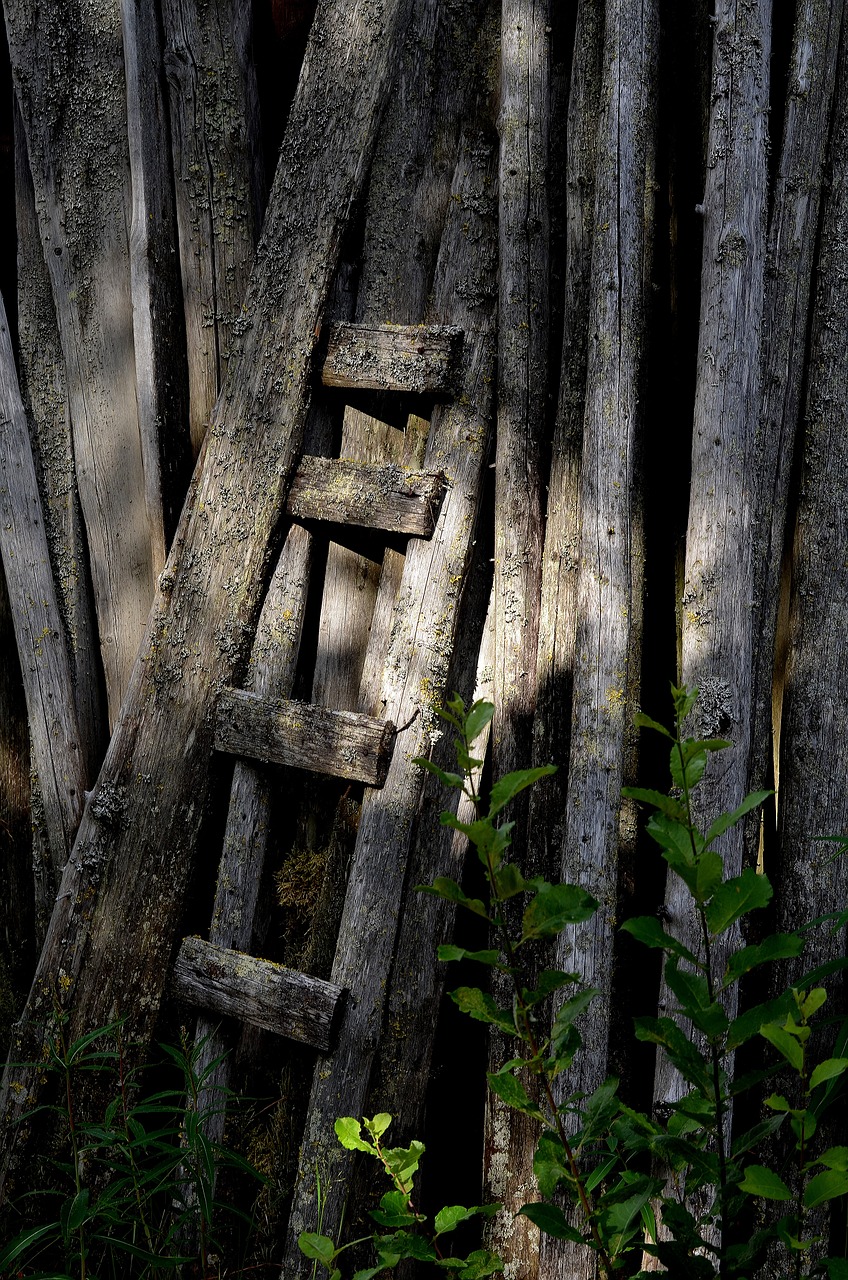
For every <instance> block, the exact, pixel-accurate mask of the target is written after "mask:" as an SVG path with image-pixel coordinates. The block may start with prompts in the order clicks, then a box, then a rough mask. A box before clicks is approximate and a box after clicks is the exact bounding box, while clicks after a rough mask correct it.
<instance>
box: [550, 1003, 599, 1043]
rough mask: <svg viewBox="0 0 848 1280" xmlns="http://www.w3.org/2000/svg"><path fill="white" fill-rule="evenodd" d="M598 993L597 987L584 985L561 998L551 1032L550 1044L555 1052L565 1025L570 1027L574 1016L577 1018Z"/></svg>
mask: <svg viewBox="0 0 848 1280" xmlns="http://www.w3.org/2000/svg"><path fill="white" fill-rule="evenodd" d="M600 994H601V993H600V991H599V989H598V988H597V987H584V989H583V990H582V991H577V992H576V993H575V994H574V995H573V996H569V998H568V999H567V1000H563V1002H562V1004H561V1005H560V1006H559V1008H558V1009H557V1011H556V1017H555V1018H554V1025H553V1030H552V1032H551V1044H552V1045H553V1046H554V1052H555V1053H556V1052H557V1050H556V1044H557V1041H558V1039H559V1037H560V1036H561V1035H562V1033H563V1032H564V1031H565V1029H566V1027H570V1026H571V1024H572V1023H573V1022H574V1020H575V1018H579V1017H580V1015H581V1013H584V1012H585V1010H586V1009H588V1008H589V1005H590V1004H591V1003H592V1001H593V1000H594V999H595V996H598V995H600Z"/></svg>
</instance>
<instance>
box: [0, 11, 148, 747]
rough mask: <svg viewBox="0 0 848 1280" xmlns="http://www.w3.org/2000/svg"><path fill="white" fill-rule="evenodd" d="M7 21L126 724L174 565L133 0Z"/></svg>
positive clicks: (110, 659)
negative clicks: (142, 238)
mask: <svg viewBox="0 0 848 1280" xmlns="http://www.w3.org/2000/svg"><path fill="white" fill-rule="evenodd" d="M5 14H6V28H7V33H8V38H9V50H10V56H11V61H12V70H13V75H14V80H15V88H16V91H17V98H18V103H19V105H20V108H21V115H22V118H23V124H24V130H25V134H26V141H27V150H28V153H29V158H30V166H31V170H32V176H33V182H34V186H35V196H36V207H37V209H38V217H39V224H40V233H41V238H42V243H43V248H44V253H45V257H46V259H47V263H48V266H49V270H50V278H51V282H52V286H53V297H54V300H55V304H56V314H57V318H58V323H59V332H60V334H61V340H62V350H63V354H64V357H65V365H66V369H67V379H68V397H69V403H70V418H71V423H72V429H73V437H74V453H75V458H76V469H77V479H78V483H79V494H80V504H81V507H82V513H83V518H84V520H85V527H86V535H87V538H88V546H89V552H90V555H91V574H92V581H93V584H94V594H95V605H96V609H97V619H98V628H99V635H100V648H101V654H102V659H103V668H104V672H105V677H106V692H107V699H108V705H109V718H110V722H111V723H112V724H114V722H115V719H116V716H117V713H118V708H119V705H120V702H121V698H122V696H123V693H124V690H125V689H126V686H127V682H128V679H129V674H130V670H131V668H132V664H133V662H134V661H135V657H136V654H137V652H138V647H139V644H140V642H141V638H142V636H143V634H144V627H145V623H146V621H147V615H148V612H149V610H150V605H151V601H152V599H153V594H154V588H155V575H156V573H158V572H159V570H160V569H161V568H162V562H161V559H160V558H159V557H158V552H157V548H161V545H162V534H161V529H160V528H159V519H158V515H157V512H156V511H151V510H149V509H148V507H147V503H146V501H145V494H146V492H147V479H146V475H145V464H146V460H145V456H144V448H143V441H142V436H141V434H140V430H139V417H138V408H137V403H136V370H135V354H134V342H133V314H132V293H131V287H130V262H129V239H128V228H129V226H130V220H131V214H132V210H131V197H130V173H129V155H128V141H127V103H126V89H125V83H124V68H123V59H122V48H121V15H120V4H119V0H96V2H95V3H93V4H86V5H82V4H81V3H80V0H48V3H45V4H40V5H38V6H36V7H33V6H32V5H31V4H30V3H29V0H9V3H8V4H6V6H5Z"/></svg>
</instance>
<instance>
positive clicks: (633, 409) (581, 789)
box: [546, 0, 659, 1277]
mask: <svg viewBox="0 0 848 1280" xmlns="http://www.w3.org/2000/svg"><path fill="white" fill-rule="evenodd" d="M658 63H659V12H658V6H657V5H656V4H642V3H640V2H638V0H637V2H635V3H634V2H632V0H620V2H617V3H614V4H612V5H607V8H606V27H605V33H604V50H603V72H602V84H601V103H600V106H601V115H600V119H599V123H598V140H597V170H596V203H595V212H594V219H593V223H594V232H593V243H592V271H591V284H590V299H589V308H590V319H589V340H588V350H587V365H586V400H585V413H584V421H583V451H582V459H581V464H580V481H579V484H580V492H579V530H580V538H579V566H578V570H577V630H576V639H575V649H574V681H573V697H572V715H571V744H570V755H569V765H568V784H567V790H566V797H567V799H566V806H567V807H566V815H565V824H564V838H563V844H562V850H561V878H562V879H564V880H566V881H569V882H571V883H574V884H579V885H581V886H582V887H583V888H585V889H588V890H589V892H590V893H592V894H593V895H594V896H595V897H596V898H597V899H598V901H599V903H600V908H599V910H598V912H597V913H596V914H595V916H594V917H593V918H592V920H591V921H587V922H586V924H584V925H578V926H576V927H575V928H574V929H569V930H567V931H566V932H565V933H564V934H562V935H561V936H560V937H559V938H558V939H557V941H556V944H555V948H556V964H557V967H562V968H565V969H566V970H573V971H574V972H576V973H579V974H580V977H581V981H582V982H584V983H585V984H586V985H587V986H591V987H595V988H597V989H598V991H599V993H600V994H599V995H598V996H597V997H596V998H595V1001H594V1003H593V1005H592V1013H591V1017H589V1018H587V1019H585V1021H584V1024H583V1026H582V1027H581V1034H582V1035H583V1039H584V1049H583V1052H582V1053H581V1054H580V1055H578V1058H577V1060H576V1062H575V1065H574V1068H573V1070H571V1071H569V1073H568V1078H567V1080H564V1081H562V1082H561V1088H562V1090H563V1092H564V1093H571V1092H572V1091H573V1090H575V1089H577V1090H580V1091H584V1090H585V1091H586V1092H587V1093H591V1092H592V1091H593V1090H594V1089H595V1088H596V1087H597V1086H598V1085H599V1084H600V1083H601V1082H602V1081H603V1080H604V1079H605V1077H606V1076H607V1074H608V1073H609V1054H610V1019H611V1012H612V1011H611V993H612V974H613V943H614V925H615V910H616V902H617V895H618V874H619V858H620V856H621V853H622V852H623V850H624V849H626V848H628V847H630V848H632V846H633V844H634V842H635V838H636V824H635V818H634V814H633V810H632V808H628V806H627V805H626V804H624V803H623V802H622V800H621V795H620V790H621V785H622V783H623V782H626V781H635V777H634V773H635V758H634V757H635V752H634V737H635V735H634V730H633V727H632V725H633V714H634V712H635V711H636V709H637V707H638V701H639V688H640V677H641V669H640V668H641V642H642V635H641V626H642V609H643V600H642V594H643V583H644V576H643V575H644V564H643V556H644V546H643V539H642V493H641V484H642V478H641V470H640V465H639V460H640V452H641V447H642V435H643V430H644V419H643V409H642V402H643V394H642V393H643V387H644V377H645V362H646V353H647V331H648V317H649V304H650V296H651V266H652V259H653V206H654V170H655V154H656V153H655V146H656V138H655V130H656V114H657V97H658ZM546 1256H547V1265H548V1266H549V1267H550V1268H551V1273H552V1274H553V1275H556V1276H562V1277H565V1276H572V1275H574V1274H578V1275H579V1274H587V1275H588V1274H590V1271H589V1270H585V1271H584V1270H583V1269H584V1268H586V1267H587V1259H586V1257H585V1251H583V1250H575V1248H574V1246H570V1245H569V1243H568V1242H563V1247H562V1248H561V1249H558V1250H556V1253H555V1256H554V1250H553V1249H548V1250H547V1251H546Z"/></svg>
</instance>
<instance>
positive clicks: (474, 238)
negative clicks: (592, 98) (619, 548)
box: [283, 113, 497, 1280]
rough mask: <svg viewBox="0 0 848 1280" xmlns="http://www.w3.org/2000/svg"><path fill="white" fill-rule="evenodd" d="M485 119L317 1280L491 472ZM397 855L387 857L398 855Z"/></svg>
mask: <svg viewBox="0 0 848 1280" xmlns="http://www.w3.org/2000/svg"><path fill="white" fill-rule="evenodd" d="M481 114H482V113H475V116H474V119H473V122H472V123H470V124H469V126H468V128H467V133H466V138H465V145H464V147H463V148H462V150H461V153H460V161H459V163H458V165H457V169H456V173H455V175H454V185H453V191H452V200H451V214H450V216H449V220H448V224H447V226H446V228H445V235H444V238H443V241H442V248H441V254H440V258H439V266H438V269H437V274H436V280H435V283H434V298H435V302H434V311H435V315H434V317H433V318H434V319H439V320H441V319H443V318H444V319H448V320H450V321H452V322H455V323H458V324H461V325H462V327H463V329H465V331H466V334H467V335H468V337H467V339H466V350H465V355H464V361H463V371H462V377H461V383H460V388H459V392H460V394H459V396H458V399H457V401H456V403H455V404H453V405H451V406H449V407H438V408H437V409H436V411H435V413H434V418H433V426H432V429H431V433H430V440H429V442H428V446H427V453H426V455H425V466H427V465H429V466H433V465H434V464H435V462H436V459H437V458H438V465H439V466H441V467H443V468H444V470H445V473H446V474H447V476H448V480H449V486H450V487H449V489H448V492H447V495H446V498H445V502H444V505H443V507H442V512H441V515H440V517H439V524H438V526H437V529H436V533H435V535H434V537H433V539H432V541H430V542H423V541H417V540H416V541H414V542H412V543H411V544H410V545H409V547H408V549H407V553H406V563H405V565H404V571H403V578H402V581H401V589H400V593H399V596H398V600H397V603H396V606H395V611H394V619H393V627H392V638H391V643H390V647H389V653H388V658H387V661H386V666H385V670H384V674H383V682H382V687H381V690H380V695H379V702H380V703H381V704H382V706H383V707H384V709H385V713H386V714H387V715H390V716H391V717H392V719H394V720H396V721H398V722H399V723H401V724H405V723H406V722H407V721H411V723H409V724H408V725H407V727H406V728H405V729H404V730H402V731H401V732H400V733H399V734H398V741H397V744H396V746H395V750H394V754H393V756H392V762H391V765H390V767H389V773H388V776H387V779H386V784H385V787H384V788H383V790H382V791H368V792H367V793H366V796H365V799H364V802H363V806H362V813H361V817H360V822H359V833H358V838H357V844H356V851H355V854H354V858H353V862H352V865H351V870H350V877H349V881H348V891H347V898H346V900H345V907H344V913H343V917H342V923H341V928H340V931H339V942H338V947H337V950H336V959H335V963H334V965H333V972H332V975H331V976H332V980H333V981H334V982H335V983H336V984H337V985H338V986H343V987H346V988H348V989H349V990H350V992H351V999H350V1001H349V1002H348V1005H347V1006H346V1013H345V1017H344V1021H343V1024H342V1027H341V1029H340V1032H339V1041H338V1046H337V1048H336V1051H335V1053H334V1054H333V1057H332V1058H331V1059H330V1061H329V1062H327V1063H322V1066H321V1070H320V1071H316V1074H315V1076H314V1078H313V1083H312V1093H311V1096H310V1103H309V1114H308V1120H307V1128H306V1133H305V1135H304V1140H303V1144H302V1147H301V1156H300V1167H299V1173H298V1182H297V1185H296V1187H295V1191H294V1200H293V1206H292V1211H291V1218H290V1225H289V1235H288V1242H287V1253H286V1257H285V1259H284V1264H283V1274H284V1275H285V1276H286V1277H287V1280H294V1278H295V1277H305V1276H309V1275H310V1274H311V1271H312V1264H311V1263H310V1262H307V1260H306V1259H305V1258H304V1257H303V1256H302V1255H301V1254H300V1253H299V1251H298V1249H297V1246H296V1243H295V1242H296V1239H297V1236H298V1234H299V1232H300V1231H302V1230H314V1229H315V1228H316V1225H317V1224H316V1201H315V1185H314V1176H315V1167H316V1162H317V1164H318V1167H319V1168H320V1169H321V1170H322V1171H324V1173H326V1175H327V1176H326V1179H322V1181H323V1182H324V1186H325V1187H326V1197H325V1199H324V1203H323V1205H322V1222H323V1224H324V1225H323V1228H322V1229H323V1230H325V1231H326V1232H327V1233H328V1234H331V1235H332V1234H333V1233H335V1232H336V1231H337V1229H338V1227H339V1223H340V1220H341V1215H342V1209H343V1205H344V1201H345V1195H346V1190H345V1189H346V1183H347V1176H348V1174H349V1171H350V1159H349V1155H348V1153H347V1152H344V1151H343V1150H342V1149H341V1148H340V1147H339V1144H338V1142H337V1141H336V1138H335V1134H334V1132H333V1122H334V1120H335V1118H336V1117H337V1116H339V1115H358V1114H361V1109H362V1106H363V1105H364V1101H365V1098H366V1093H367V1088H368V1081H369V1077H370V1072H371V1067H372V1063H373V1059H374V1053H375V1050H376V1048H377V1045H378V1042H379V1037H380V1027H381V1022H382V1018H383V1012H384V1004H385V997H386V983H387V979H388V975H389V970H390V966H391V961H392V954H393V950H394V943H395V933H396V928H397V921H398V914H399V911H400V904H401V900H402V891H403V885H404V877H405V871H406V863H407V857H408V853H409V848H410V844H411V841H412V840H413V838H414V833H415V821H416V816H417V813H418V807H419V803H420V798H421V792H422V786H423V775H422V771H421V770H420V769H419V768H418V767H417V766H415V765H414V764H413V762H412V761H413V757H415V756H417V755H427V754H429V751H430V748H431V745H432V742H433V734H434V732H438V731H439V726H440V722H439V721H438V720H437V718H436V716H435V715H434V711H433V708H434V706H437V705H439V704H440V703H441V702H442V700H443V699H444V697H445V692H446V691H445V683H446V680H447V675H448V670H449V665H450V659H451V654H452V651H453V647H454V642H455V639H456V625H457V618H458V611H457V604H458V601H459V597H460V593H461V590H462V584H463V579H464V574H465V570H466V566H467V564H468V559H469V555H470V552H471V540H472V538H473V536H474V533H473V530H474V527H475V520H476V512H477V508H478V506H479V503H480V500H481V493H482V478H483V474H484V471H485V465H486V458H487V448H488V434H489V414H490V410H491V400H492V395H491V386H492V378H493V374H494V366H495V356H494V345H495V325H494V313H495V303H496V298H495V297H494V296H493V293H494V289H495V287H496V286H495V278H496V273H495V262H496V253H497V249H496V239H495V219H494V216H493V214H494V210H493V209H492V204H491V200H492V193H493V190H494V187H495V184H494V164H495V152H494V146H493V143H492V139H491V136H490V134H489V133H488V132H487V131H486V129H485V126H484V125H483V124H482V122H481ZM387 849H390V850H391V857H390V858H387V857H386V850H387Z"/></svg>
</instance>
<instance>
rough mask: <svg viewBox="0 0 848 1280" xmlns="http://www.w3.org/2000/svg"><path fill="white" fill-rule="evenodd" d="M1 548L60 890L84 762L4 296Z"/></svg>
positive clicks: (78, 810)
mask: <svg viewBox="0 0 848 1280" xmlns="http://www.w3.org/2000/svg"><path fill="white" fill-rule="evenodd" d="M0 552H2V556H3V570H4V572H5V575H6V585H7V589H8V592H9V601H10V604H11V611H12V622H13V624H14V628H15V639H16V641H17V646H18V657H19V660H20V664H21V675H22V677H23V685H24V695H25V697H26V704H27V718H28V721H29V734H30V750H31V754H32V764H33V767H34V771H35V774H36V777H37V778H38V784H39V792H40V796H41V802H42V804H43V805H44V830H45V831H46V833H47V839H48V842H49V851H50V862H51V876H50V885H51V887H52V891H53V893H54V894H55V889H56V885H57V884H58V881H59V878H60V876H61V873H62V868H63V867H64V866H65V863H66V862H67V860H68V854H69V853H70V849H71V845H72V844H73V840H74V836H75V835H76V831H77V827H78V825H79V821H80V816H81V814H82V810H83V804H84V800H85V783H86V777H85V765H84V760H83V754H82V751H81V750H80V734H79V728H78V725H77V712H76V705H75V702H74V696H73V687H74V686H73V679H72V676H71V664H70V661H69V659H68V651H67V648H66V646H65V629H64V625H63V621H62V614H61V611H60V608H59V601H58V597H57V592H56V588H55V585H54V582H53V574H52V571H51V565H50V552H49V548H48V543H47V533H46V530H45V525H44V516H43V513H42V508H41V496H40V494H39V490H38V483H37V479H36V473H35V462H34V460H33V455H32V448H31V445H30V437H29V431H28V429H27V422H26V413H25V410H24V406H23V401H22V400H21V396H20V390H19V387H18V379H17V374H16V371H15V359H14V354H13V352H12V343H11V339H10V336H9V325H8V321H7V319H6V310H5V307H4V305H3V302H2V299H0Z"/></svg>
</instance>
